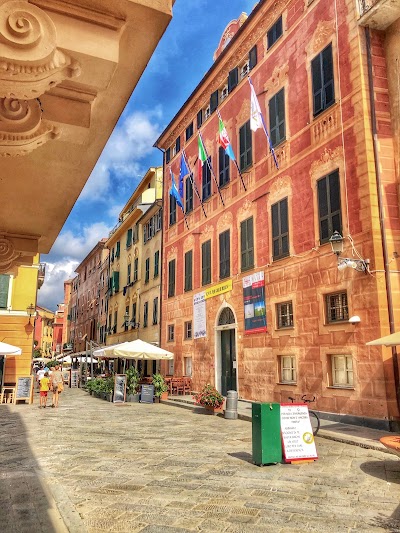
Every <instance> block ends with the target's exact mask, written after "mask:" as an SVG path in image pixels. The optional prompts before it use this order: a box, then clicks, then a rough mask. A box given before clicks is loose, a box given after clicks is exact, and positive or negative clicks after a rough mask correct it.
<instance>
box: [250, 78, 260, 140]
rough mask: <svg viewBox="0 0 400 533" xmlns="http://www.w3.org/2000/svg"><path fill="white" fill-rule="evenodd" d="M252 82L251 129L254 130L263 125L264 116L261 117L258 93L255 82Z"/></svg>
mask: <svg viewBox="0 0 400 533" xmlns="http://www.w3.org/2000/svg"><path fill="white" fill-rule="evenodd" d="M249 83H250V90H251V108H250V129H251V130H252V131H256V130H258V128H262V127H263V123H262V118H261V109H260V104H259V103H258V99H257V95H256V93H255V90H254V87H253V84H252V83H251V81H250V79H249Z"/></svg>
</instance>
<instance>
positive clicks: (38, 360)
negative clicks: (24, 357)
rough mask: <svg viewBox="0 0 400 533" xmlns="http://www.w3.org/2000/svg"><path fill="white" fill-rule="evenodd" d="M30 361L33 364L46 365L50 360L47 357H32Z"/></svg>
mask: <svg viewBox="0 0 400 533" xmlns="http://www.w3.org/2000/svg"><path fill="white" fill-rule="evenodd" d="M32 361H33V362H34V363H48V362H49V361H51V359H49V358H48V357H34V358H33V359H32Z"/></svg>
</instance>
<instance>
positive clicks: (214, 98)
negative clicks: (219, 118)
mask: <svg viewBox="0 0 400 533" xmlns="http://www.w3.org/2000/svg"><path fill="white" fill-rule="evenodd" d="M217 107H218V89H217V90H216V91H214V92H213V93H212V94H211V96H210V113H214V111H215V110H216V109H217Z"/></svg>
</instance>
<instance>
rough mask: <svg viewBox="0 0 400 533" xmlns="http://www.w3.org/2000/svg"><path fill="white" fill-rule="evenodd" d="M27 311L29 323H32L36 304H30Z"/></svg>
mask: <svg viewBox="0 0 400 533" xmlns="http://www.w3.org/2000/svg"><path fill="white" fill-rule="evenodd" d="M26 313H27V315H28V316H29V322H28V324H30V323H31V316H32V315H34V314H35V306H34V305H33V304H30V305H28V307H27V308H26Z"/></svg>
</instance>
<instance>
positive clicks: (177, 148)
mask: <svg viewBox="0 0 400 533" xmlns="http://www.w3.org/2000/svg"><path fill="white" fill-rule="evenodd" d="M180 149H181V138H180V137H177V139H176V141H175V154H177V153H178V152H179V150H180Z"/></svg>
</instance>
